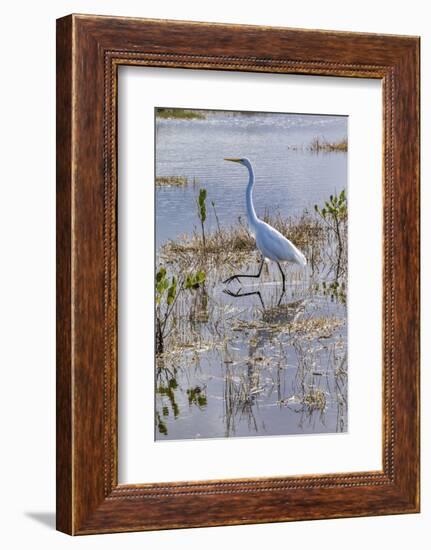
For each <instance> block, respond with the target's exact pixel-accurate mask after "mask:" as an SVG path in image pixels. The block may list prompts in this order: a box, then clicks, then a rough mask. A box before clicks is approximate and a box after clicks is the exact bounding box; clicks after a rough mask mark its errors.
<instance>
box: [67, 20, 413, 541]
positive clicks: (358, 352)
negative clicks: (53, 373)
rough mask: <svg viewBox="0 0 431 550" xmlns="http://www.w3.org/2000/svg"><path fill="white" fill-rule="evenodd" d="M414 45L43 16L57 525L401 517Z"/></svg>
mask: <svg viewBox="0 0 431 550" xmlns="http://www.w3.org/2000/svg"><path fill="white" fill-rule="evenodd" d="M418 101H419V39H418V38H417V37H407V36H387V35H376V34H357V33H342V32H332V31H307V30H297V29H287V28H269V27H255V26H239V25H224V24H212V23H211V24H210V23H192V22H180V21H157V20H146V19H129V18H115V17H98V16H89V15H71V16H67V17H65V18H62V19H59V20H58V22H57V528H58V529H59V530H61V531H64V532H66V533H69V534H90V533H103V532H118V531H138V530H149V529H167V528H177V527H198V526H211V525H228V524H230V525H231V524H241V523H261V522H273V521H290V520H304V519H318V518H337V517H347V516H364V515H378V514H396V513H413V512H418V511H419V431H418V430H419V332H418V331H419V104H418Z"/></svg>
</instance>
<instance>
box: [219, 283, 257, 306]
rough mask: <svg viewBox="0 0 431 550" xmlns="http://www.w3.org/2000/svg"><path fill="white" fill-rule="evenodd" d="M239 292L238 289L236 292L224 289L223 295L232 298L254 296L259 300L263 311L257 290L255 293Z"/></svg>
mask: <svg viewBox="0 0 431 550" xmlns="http://www.w3.org/2000/svg"><path fill="white" fill-rule="evenodd" d="M240 291H241V289H239V290H238V291H237V292H232V291H231V290H229V289H226V288H225V289H224V290H223V292H224V293H225V294H227V295H228V296H232V297H233V298H242V297H243V296H254V295H255V294H256V296H257V297H258V298H259V300H260V303H261V304H262V307H263V309H265V304H264V303H263V300H262V295H261V293H260V292H259V290H256V291H255V292H240Z"/></svg>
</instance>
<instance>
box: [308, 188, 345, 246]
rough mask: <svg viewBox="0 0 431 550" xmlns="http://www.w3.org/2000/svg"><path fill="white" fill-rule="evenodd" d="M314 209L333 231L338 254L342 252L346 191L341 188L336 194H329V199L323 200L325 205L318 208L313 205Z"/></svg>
mask: <svg viewBox="0 0 431 550" xmlns="http://www.w3.org/2000/svg"><path fill="white" fill-rule="evenodd" d="M314 209H315V211H316V212H317V213H318V214H319V216H320V217H321V219H322V220H323V221H324V222H325V224H326V225H327V226H328V227H329V229H331V230H332V231H334V233H335V235H336V237H337V242H338V251H339V255H340V256H341V253H342V252H343V248H344V246H343V233H344V232H345V231H344V230H345V229H346V227H345V225H346V223H347V198H346V192H345V190H344V189H343V190H342V191H341V193H340V194H339V195H338V196H337V195H336V194H335V195H331V196H330V197H329V201H325V206H324V207H323V208H320V207H319V206H318V205H317V204H315V205H314Z"/></svg>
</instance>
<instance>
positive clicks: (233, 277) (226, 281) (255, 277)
mask: <svg viewBox="0 0 431 550" xmlns="http://www.w3.org/2000/svg"><path fill="white" fill-rule="evenodd" d="M264 263H265V259H264V258H263V259H262V263H261V264H260V268H259V273H258V274H257V275H241V274H239V275H232V277H229V278H228V279H226V280H225V281H223V284H227V283H230V282H231V281H233V280H234V279H236V280H237V281H238V282H239V280H240V279H241V278H243V277H248V278H251V279H259V277H260V274H261V273H262V269H263V264H264Z"/></svg>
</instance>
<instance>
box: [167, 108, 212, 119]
mask: <svg viewBox="0 0 431 550" xmlns="http://www.w3.org/2000/svg"><path fill="white" fill-rule="evenodd" d="M156 117H157V118H177V119H185V120H191V119H197V120H203V119H205V118H206V116H205V115H204V114H203V113H202V111H195V110H192V109H171V108H165V107H159V108H158V109H156Z"/></svg>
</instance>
